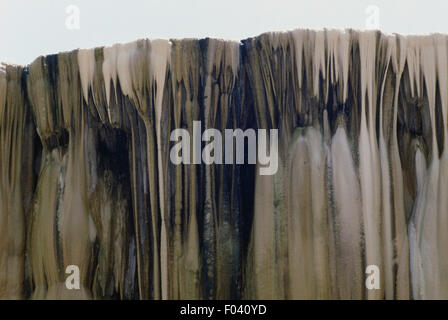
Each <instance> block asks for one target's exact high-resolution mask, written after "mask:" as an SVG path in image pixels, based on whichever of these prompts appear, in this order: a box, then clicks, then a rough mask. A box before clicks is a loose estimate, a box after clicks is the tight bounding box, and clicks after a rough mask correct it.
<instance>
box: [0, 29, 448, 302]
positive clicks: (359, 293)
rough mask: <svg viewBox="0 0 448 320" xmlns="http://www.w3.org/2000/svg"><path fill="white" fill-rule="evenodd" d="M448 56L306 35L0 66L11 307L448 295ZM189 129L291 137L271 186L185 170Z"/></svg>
mask: <svg viewBox="0 0 448 320" xmlns="http://www.w3.org/2000/svg"><path fill="white" fill-rule="evenodd" d="M447 54H448V37H447V36H445V35H438V34H437V35H428V36H400V35H385V34H382V33H380V32H374V31H369V32H357V31H353V30H346V31H336V30H323V31H312V30H295V31H292V32H285V33H267V34H262V35H260V36H258V37H255V38H250V39H247V40H243V41H242V42H241V43H238V42H231V41H223V40H215V39H204V40H196V39H185V40H171V41H168V40H147V39H145V40H138V41H136V42H132V43H128V44H117V45H114V46H112V47H101V48H95V49H88V50H75V51H72V52H64V53H59V54H57V55H49V56H46V57H39V58H37V59H36V60H35V61H34V62H33V63H32V64H31V65H29V66H26V67H20V66H11V65H6V66H4V67H3V68H2V69H1V70H0V298H3V299H14V298H17V299H21V298H22V299H25V298H33V299H73V298H75V299H77V298H87V299H89V298H93V299H116V298H119V299H180V298H182V299H261V298H269V299H297V298H299V299H330V298H333V299H367V298H368V299H412V298H413V299H428V298H436V299H437V298H445V299H447V298H448V196H447V195H446V194H447V193H448V153H447V152H448V150H447V147H448V142H447V140H446V138H445V137H447V134H448V118H447V117H448V55H447ZM196 120H199V121H201V122H202V129H203V130H205V129H207V128H216V129H218V130H220V131H224V129H226V128H232V129H237V128H240V129H242V130H246V129H248V128H253V129H278V133H279V149H278V150H279V168H278V171H277V173H276V174H275V175H259V174H258V170H257V167H258V166H259V165H258V164H257V165H249V164H232V165H230V164H212V165H206V164H191V165H175V164H173V163H172V162H171V161H170V157H169V153H170V148H171V147H172V146H173V144H174V142H172V141H170V132H171V131H172V130H173V129H176V128H185V129H187V130H188V131H189V132H190V133H191V132H192V130H193V121H196ZM227 151H228V150H227ZM224 152H226V150H224ZM68 265H76V266H78V267H79V269H80V279H81V286H80V289H79V290H68V289H67V288H66V286H65V279H66V277H67V274H66V273H65V269H66V267H67V266H68ZM369 265H376V266H378V268H379V270H380V288H379V289H376V290H369V289H367V288H366V285H365V281H366V276H367V275H366V273H365V271H366V267H367V266H369Z"/></svg>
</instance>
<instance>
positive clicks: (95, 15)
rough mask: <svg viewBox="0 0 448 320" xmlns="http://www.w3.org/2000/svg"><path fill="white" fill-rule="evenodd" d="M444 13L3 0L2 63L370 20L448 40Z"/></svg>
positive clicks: (294, 5) (420, 7)
mask: <svg viewBox="0 0 448 320" xmlns="http://www.w3.org/2000/svg"><path fill="white" fill-rule="evenodd" d="M70 6H71V7H70ZM73 6H76V7H75V9H73ZM372 6H376V7H373V9H372ZM369 7H370V9H368V8H369ZM76 8H77V9H79V29H76V26H77V24H76V21H77V20H76V17H74V16H73V14H75V15H76V12H75V11H76ZM376 8H377V9H378V10H377V9H376ZM67 10H68V13H67ZM73 10H75V11H73ZM375 12H378V14H376V13H375ZM447 14H448V0H425V1H422V0H307V1H305V0H147V1H144V0H122V1H117V0H0V61H5V62H10V63H17V64H27V63H30V62H32V61H33V60H34V59H35V58H36V57H38V56H39V55H43V54H50V53H56V52H59V51H66V50H72V49H76V48H80V47H81V48H90V47H95V46H102V45H111V44H114V43H117V42H128V41H132V40H136V39H139V38H166V39H169V38H185V37H194V38H203V37H218V38H224V39H234V40H239V39H244V38H247V37H251V36H256V35H258V34H260V33H263V32H266V31H279V30H291V29H295V28H318V29H321V28H347V27H348V28H356V29H365V28H366V23H367V24H368V25H369V24H370V25H371V24H372V21H373V23H376V22H375V21H377V22H379V29H380V30H382V31H385V32H387V33H393V32H397V33H402V34H422V33H431V32H443V33H448V18H447ZM369 19H370V20H369ZM372 19H373V20H372ZM67 23H68V24H67ZM368 25H367V26H368ZM67 26H68V27H67ZM70 28H74V29H70Z"/></svg>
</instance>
